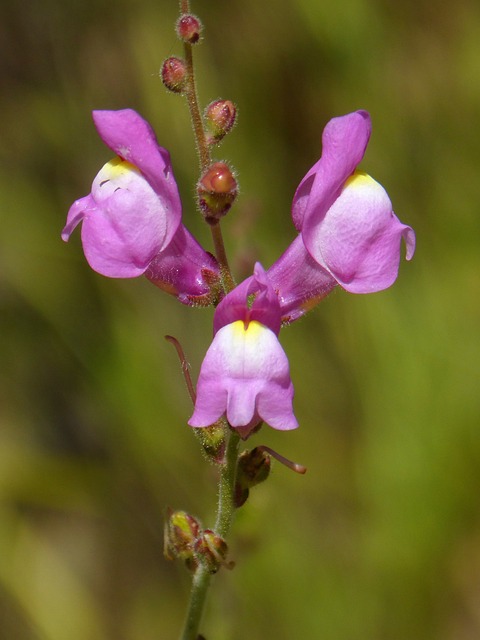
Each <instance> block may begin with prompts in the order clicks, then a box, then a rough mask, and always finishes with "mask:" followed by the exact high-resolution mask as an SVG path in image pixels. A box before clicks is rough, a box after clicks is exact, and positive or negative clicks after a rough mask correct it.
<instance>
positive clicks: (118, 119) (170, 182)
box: [62, 109, 219, 304]
mask: <svg viewBox="0 0 480 640" xmlns="http://www.w3.org/2000/svg"><path fill="white" fill-rule="evenodd" d="M93 120H94V123H95V126H96V128H97V130H98V133H99V134H100V137H101V138H102V140H103V142H104V143H105V144H106V145H107V146H108V147H109V148H110V149H111V150H112V151H114V152H115V153H116V154H117V155H116V157H115V158H114V159H113V160H111V161H110V162H108V163H107V164H106V165H105V166H104V167H103V168H102V169H101V170H100V172H99V173H98V174H97V176H96V178H95V179H94V181H93V184H92V190H91V193H90V194H89V195H87V196H85V197H83V198H80V199H79V200H77V201H76V202H74V203H73V205H72V206H71V207H70V210H69V212H68V216H67V223H66V226H65V228H64V230H63V232H62V238H63V240H65V241H68V239H69V238H70V235H71V233H72V231H73V230H74V229H75V227H76V226H77V225H78V224H79V223H80V222H82V244H83V250H84V253H85V257H86V259H87V261H88V263H89V264H90V266H91V267H92V269H94V270H95V271H97V272H98V273H100V274H102V275H105V276H108V277H111V278H134V277H137V276H140V275H142V274H145V275H146V276H147V277H148V278H149V279H150V280H151V281H152V282H153V283H154V284H156V285H157V286H159V287H160V288H162V289H164V290H166V291H168V292H169V293H172V294H174V295H176V296H177V297H178V298H179V299H180V300H181V301H182V302H184V303H187V304H193V303H196V302H201V299H202V297H207V298H208V296H209V294H210V291H211V288H212V287H214V285H215V283H216V282H217V281H218V280H219V269H218V265H217V263H216V260H215V259H214V258H213V256H211V255H210V254H209V253H207V252H206V251H204V250H203V249H202V247H201V246H200V245H199V244H198V242H197V241H196V240H195V238H194V237H193V236H192V235H191V234H190V233H189V232H188V230H187V229H186V228H185V227H184V226H183V224H182V223H181V216H182V205H181V201H180V196H179V193H178V188H177V184H176V182H175V178H174V175H173V171H172V165H171V161H170V155H169V153H168V151H166V149H164V148H163V147H160V146H159V144H158V142H157V139H156V137H155V133H154V132H153V130H152V128H151V127H150V125H149V124H148V123H147V122H146V121H145V120H144V119H143V118H142V117H141V116H140V115H139V114H138V113H136V112H135V111H133V110H132V109H123V110H120V111H94V112H93Z"/></svg>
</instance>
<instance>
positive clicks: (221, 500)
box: [181, 430, 240, 640]
mask: <svg viewBox="0 0 480 640" xmlns="http://www.w3.org/2000/svg"><path fill="white" fill-rule="evenodd" d="M239 444H240V437H239V436H238V435H237V434H236V433H235V432H234V431H233V430H229V436H228V443H227V448H226V452H225V462H224V463H223V465H222V467H221V471H220V479H219V490H218V503H217V515H216V520H215V533H217V534H218V535H219V536H221V537H222V538H225V537H226V536H227V535H228V533H229V531H230V527H231V526H232V522H233V516H234V513H235V502H234V498H235V478H236V472H237V459H238V448H239ZM211 581H212V575H211V574H210V573H209V571H208V568H207V567H206V565H204V564H200V565H199V567H198V569H197V570H196V571H195V574H194V576H193V581H192V590H191V592H190V603H189V606H188V610H187V615H186V618H185V626H184V629H183V633H182V635H181V640H197V637H198V630H199V627H200V622H201V619H202V614H203V610H204V607H205V602H206V599H207V594H208V589H209V587H210V584H211Z"/></svg>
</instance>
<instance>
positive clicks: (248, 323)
mask: <svg viewBox="0 0 480 640" xmlns="http://www.w3.org/2000/svg"><path fill="white" fill-rule="evenodd" d="M253 295H254V296H255V297H254V299H253V302H251V305H250V306H249V300H251V297H252V296H253ZM280 324H281V311H280V304H279V301H278V297H277V295H276V293H275V291H274V290H273V287H272V285H271V283H270V282H269V280H268V277H267V275H266V273H265V271H264V269H263V267H262V266H261V265H260V264H259V263H257V264H256V265H255V270H254V275H253V277H251V278H248V279H247V280H245V281H244V282H242V283H241V284H240V285H239V286H238V287H236V288H235V289H234V290H233V291H232V292H231V293H229V294H228V295H227V296H226V297H225V298H224V299H223V300H222V302H221V303H220V304H219V306H218V307H217V310H216V312H215V318H214V331H215V336H214V338H213V342H212V344H211V345H210V348H209V349H208V351H207V354H206V356H205V359H204V361H203V364H202V367H201V370H200V376H199V379H198V384H197V400H196V403H195V411H194V413H193V415H192V417H191V418H190V421H189V424H190V426H192V427H206V426H209V425H211V424H213V423H214V422H216V421H217V420H218V419H219V418H220V417H221V416H222V415H223V414H226V417H227V420H228V422H229V423H230V425H231V426H232V427H235V428H236V429H238V431H239V432H240V434H241V436H242V437H243V438H246V437H248V435H249V434H250V433H251V432H252V430H254V429H255V427H257V425H259V424H260V423H261V422H262V421H265V422H266V423H267V424H269V425H270V426H271V427H273V428H275V429H282V430H287V429H295V428H296V427H297V426H298V422H297V420H296V418H295V416H294V415H293V410H292V401H293V393H294V392H293V385H292V381H291V380H290V372H289V365H288V359H287V356H286V355H285V352H284V351H283V349H282V347H281V346H280V343H279V342H278V338H277V336H278V333H279V331H280Z"/></svg>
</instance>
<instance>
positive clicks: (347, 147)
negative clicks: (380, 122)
mask: <svg viewBox="0 0 480 640" xmlns="http://www.w3.org/2000/svg"><path fill="white" fill-rule="evenodd" d="M370 133H371V122H370V116H369V114H368V113H367V112H366V111H354V112H353V113H349V114H347V115H345V116H340V117H338V118H333V119H332V120H330V122H329V123H328V124H327V126H326V127H325V129H324V131H323V136H322V157H321V158H320V160H318V162H316V163H315V164H314V165H313V167H312V168H311V169H310V171H309V172H308V173H307V174H306V176H305V177H304V178H303V180H302V181H301V182H300V184H299V186H298V188H297V190H296V192H295V195H294V197H293V203H292V218H293V223H294V225H295V228H296V229H297V230H298V231H300V230H301V229H302V227H303V223H304V217H305V212H306V211H307V210H308V215H309V216H311V215H313V216H315V218H318V217H322V216H323V215H324V214H325V212H326V211H327V210H328V208H329V207H330V206H331V205H332V203H333V202H334V201H335V199H336V197H337V196H338V193H339V191H340V190H341V188H342V186H343V185H344V183H345V181H346V179H347V178H348V177H349V176H350V175H351V174H352V173H353V171H354V170H355V168H356V166H357V165H358V163H359V162H360V161H361V159H362V158H363V155H364V153H365V149H366V147H367V144H368V140H369V138H370Z"/></svg>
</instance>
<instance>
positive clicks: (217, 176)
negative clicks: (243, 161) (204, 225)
mask: <svg viewBox="0 0 480 640" xmlns="http://www.w3.org/2000/svg"><path fill="white" fill-rule="evenodd" d="M197 194H198V205H199V207H200V210H201V212H202V213H203V215H204V216H205V220H206V221H207V222H208V223H209V224H216V223H217V222H218V221H219V219H220V218H221V217H222V216H224V215H225V214H226V213H227V211H228V210H229V209H230V207H231V206H232V204H233V201H234V200H235V198H236V196H237V181H236V180H235V178H234V176H233V173H232V171H231V170H230V168H229V166H228V165H227V164H225V162H214V163H213V164H212V165H211V166H210V167H209V168H208V169H207V170H206V171H205V173H204V174H203V176H202V177H201V178H200V180H199V182H198V185H197Z"/></svg>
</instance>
